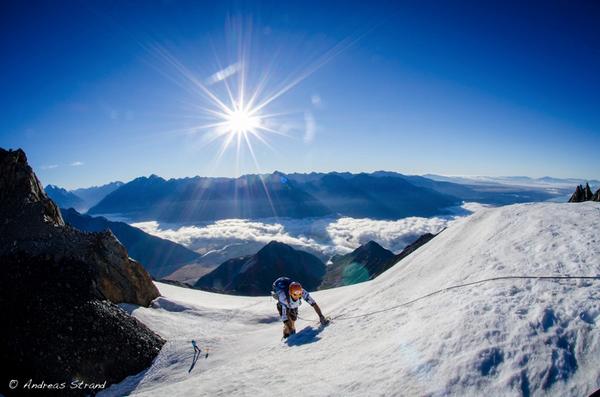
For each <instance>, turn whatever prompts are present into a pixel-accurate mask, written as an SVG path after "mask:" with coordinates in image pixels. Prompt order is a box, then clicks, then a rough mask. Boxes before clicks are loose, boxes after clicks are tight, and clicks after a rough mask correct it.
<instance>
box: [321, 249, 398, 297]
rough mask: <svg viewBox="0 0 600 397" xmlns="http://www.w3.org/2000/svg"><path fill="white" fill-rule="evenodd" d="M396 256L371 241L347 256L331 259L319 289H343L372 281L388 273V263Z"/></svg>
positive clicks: (337, 256)
mask: <svg viewBox="0 0 600 397" xmlns="http://www.w3.org/2000/svg"><path fill="white" fill-rule="evenodd" d="M393 256H394V253H393V252H392V251H388V250H386V249H385V248H383V247H382V246H381V245H379V244H377V243H376V242H375V241H369V242H368V243H366V244H363V245H361V246H360V247H358V248H357V249H355V250H354V251H352V252H351V253H349V254H346V255H336V256H334V257H333V258H331V264H329V265H328V266H327V271H326V273H325V276H324V277H323V282H322V283H321V285H320V286H319V289H326V288H334V287H341V286H343V285H350V284H356V283H360V282H363V281H367V280H371V279H373V278H375V277H377V276H378V275H379V274H381V273H383V272H384V271H386V270H387V269H388V268H389V267H387V265H386V264H387V263H388V262H389V261H390V259H391V258H392V257H393Z"/></svg>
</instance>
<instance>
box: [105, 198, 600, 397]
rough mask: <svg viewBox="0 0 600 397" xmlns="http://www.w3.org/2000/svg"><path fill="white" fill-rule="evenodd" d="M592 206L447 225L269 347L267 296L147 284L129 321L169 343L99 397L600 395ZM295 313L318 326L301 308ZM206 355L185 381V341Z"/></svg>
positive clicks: (522, 208)
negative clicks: (320, 317) (323, 323)
mask: <svg viewBox="0 0 600 397" xmlns="http://www.w3.org/2000/svg"><path fill="white" fill-rule="evenodd" d="M599 242H600V204H598V203H591V202H586V203H581V204H555V203H543V204H522V205H512V206H506V207H500V208H489V209H484V210H482V211H479V212H477V213H475V214H474V215H472V216H470V217H468V218H465V219H462V220H459V221H457V222H455V223H453V224H452V225H451V226H450V227H449V228H448V229H446V230H445V231H444V232H442V233H441V234H440V235H439V236H437V237H436V238H435V239H433V240H432V241H431V242H430V243H428V244H427V245H425V246H424V247H422V248H421V249H420V250H418V251H417V252H415V253H414V254H412V255H411V256H409V257H408V258H406V259H405V260H404V261H402V263H401V264H399V265H398V266H395V267H393V268H391V269H390V270H388V271H387V272H385V273H383V274H382V275H381V276H379V277H378V278H377V279H375V280H373V281H369V282H366V283H362V284H357V285H352V286H347V287H342V288H336V289H331V290H326V291H319V292H316V293H314V294H313V295H314V297H315V298H316V300H317V301H318V302H319V304H320V306H321V308H322V309H323V311H324V312H325V314H326V315H331V316H333V317H338V318H337V319H336V320H334V321H333V323H332V324H331V325H330V326H328V327H326V328H324V329H321V328H318V327H317V326H316V325H315V324H314V323H310V322H307V321H302V320H299V321H298V323H297V327H298V330H299V334H297V335H296V336H294V337H293V338H292V339H291V340H290V341H289V343H285V342H282V341H280V338H281V324H280V322H279V321H278V319H277V318H276V317H275V307H274V306H275V305H274V302H275V301H274V300H272V298H271V297H236V296H224V295H218V294H211V293H206V292H202V291H196V290H191V289H185V288H178V287H174V286H170V285H166V284H160V283H157V286H158V287H159V289H160V291H161V293H162V294H163V297H161V298H158V299H157V300H156V301H155V302H154V307H153V308H138V307H132V306H129V307H127V309H129V310H131V311H132V313H133V315H134V316H135V317H137V318H138V319H139V320H141V321H142V322H144V323H145V324H147V325H148V326H149V327H151V328H152V329H154V330H155V331H157V332H158V333H159V334H161V335H162V336H164V337H166V338H167V339H168V340H169V341H168V343H167V345H165V347H164V348H163V350H162V351H161V353H160V355H159V356H158V358H157V359H156V361H155V362H154V364H153V366H152V367H151V368H150V369H148V370H147V371H146V372H144V373H142V374H139V375H137V376H134V377H130V378H128V379H127V380H125V381H124V382H122V383H121V384H119V385H115V386H113V387H111V388H110V389H108V390H106V391H105V392H104V393H103V394H102V395H104V396H108V395H122V394H126V393H132V394H138V393H139V394H141V395H155V396H164V395H168V396H194V395H202V396H219V395H220V396H229V395H252V396H255V395H289V394H290V393H292V394H296V395H302V396H321V395H336V396H339V395H343V396H374V395H375V396H377V395H394V396H403V395H406V396H415V395H417V396H421V395H434V396H438V395H439V396H441V395H461V396H462V395H483V394H488V395H498V396H503V395H506V396H515V395H525V396H527V395H532V396H537V395H552V396H554V395H561V396H586V395H588V394H590V393H591V392H592V391H594V390H596V389H598V388H600V330H599V328H598V326H599V324H600V280H562V281H560V280H559V281H551V280H538V279H512V280H498V281H489V282H484V283H481V284H476V285H472V286H467V287H463V288H456V289H452V290H448V291H443V292H440V293H437V294H434V295H432V296H429V297H426V298H424V299H421V300H418V301H416V302H414V303H411V304H408V305H404V306H402V307H399V308H396V309H393V310H388V311H385V312H380V313H375V314H371V315H367V316H365V317H357V318H351V317H352V316H359V315H361V314H367V313H371V312H373V311H377V310H382V309H386V308H390V307H393V306H394V305H398V304H401V303H403V302H407V301H410V300H412V299H415V298H418V297H420V296H423V295H426V294H428V293H430V292H433V291H436V290H439V289H443V288H446V287H449V286H454V285H458V284H463V283H468V282H472V281H477V280H483V279H487V278H491V277H497V276H519V275H527V276H532V275H533V276H549V275H563V276H564V275H588V276H600V244H599ZM300 316H301V317H303V318H306V319H311V320H313V319H315V318H316V315H315V314H314V312H313V311H312V309H311V308H310V306H308V305H306V304H305V305H303V306H302V307H301V309H300ZM191 339H195V340H196V341H198V343H199V345H200V346H201V347H202V348H204V347H209V348H210V355H209V357H208V358H207V359H204V357H202V358H201V359H200V360H199V361H198V362H197V364H196V366H195V367H194V368H193V369H192V371H191V372H189V373H188V369H189V367H190V365H191V363H192V355H193V350H192V346H191V344H190V340H191Z"/></svg>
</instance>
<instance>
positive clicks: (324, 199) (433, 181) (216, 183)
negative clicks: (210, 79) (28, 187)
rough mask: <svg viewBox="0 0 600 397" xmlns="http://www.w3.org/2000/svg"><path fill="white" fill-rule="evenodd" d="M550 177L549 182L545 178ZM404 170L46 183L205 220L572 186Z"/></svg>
mask: <svg viewBox="0 0 600 397" xmlns="http://www.w3.org/2000/svg"><path fill="white" fill-rule="evenodd" d="M548 183H549V182H548ZM530 185H531V186H527V183H525V181H523V180H521V179H518V180H517V179H515V183H514V184H513V185H510V184H507V183H500V182H493V181H487V182H486V183H481V181H477V180H470V179H464V178H463V179H461V178H454V179H453V178H450V177H441V176H436V175H430V176H429V177H427V178H426V177H423V176H416V175H404V174H400V173H396V172H390V171H377V172H373V173H370V174H367V173H361V174H352V173H349V172H329V173H316V172H313V173H306V174H301V173H290V174H284V173H281V172H278V171H276V172H274V173H272V174H263V175H244V176H241V177H239V178H209V177H199V176H198V177H192V178H179V179H169V180H166V179H163V178H161V177H159V176H157V175H151V176H149V177H139V178H136V179H134V180H132V181H130V182H127V183H122V182H112V183H110V184H107V185H103V186H99V187H91V188H85V189H76V190H72V191H66V190H64V189H61V188H59V187H56V186H48V188H49V189H48V190H49V195H50V196H51V197H52V198H53V199H54V200H55V201H56V202H57V203H58V204H59V206H60V207H61V208H70V207H73V208H75V209H76V210H78V211H80V212H81V211H84V210H86V209H88V213H89V214H90V215H94V214H96V215H97V214H110V215H115V214H117V215H120V216H123V217H125V218H127V219H131V220H158V221H162V222H182V223H186V222H202V221H213V220H218V219H228V218H245V219H257V218H268V217H273V216H281V217H289V218H309V217H320V216H340V215H341V216H351V217H368V218H373V219H399V218H403V217H407V216H423V217H428V216H434V215H443V214H447V213H448V207H452V206H456V205H459V204H460V203H461V202H462V201H476V202H481V203H484V204H493V205H505V204H513V203H521V202H533V201H546V200H549V199H553V198H556V197H557V196H560V195H565V194H567V193H569V190H570V188H569V189H567V188H566V187H562V185H561V186H559V187H549V185H547V184H546V185H541V184H536V183H534V181H532V182H531V184H530Z"/></svg>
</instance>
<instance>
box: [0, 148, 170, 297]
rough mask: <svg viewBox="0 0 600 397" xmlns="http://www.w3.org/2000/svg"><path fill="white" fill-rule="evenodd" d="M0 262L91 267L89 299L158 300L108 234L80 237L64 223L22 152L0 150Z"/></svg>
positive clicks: (146, 276) (142, 273) (139, 268)
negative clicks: (14, 258) (20, 256)
mask: <svg viewBox="0 0 600 397" xmlns="http://www.w3.org/2000/svg"><path fill="white" fill-rule="evenodd" d="M0 171H1V172H0V256H10V255H14V254H17V253H24V254H26V255H29V256H46V257H51V258H53V259H55V260H62V259H73V260H79V261H82V262H84V263H89V264H90V265H92V266H93V269H94V272H93V275H92V277H93V281H94V282H93V286H92V288H93V290H94V295H95V296H96V297H98V298H100V299H108V300H110V301H111V302H114V303H133V304H137V305H142V306H147V305H148V304H149V303H150V301H152V300H153V299H154V298H156V297H157V296H158V290H157V289H156V287H155V286H154V284H152V279H151V278H150V275H149V274H148V272H146V271H145V270H144V268H143V267H142V266H141V265H140V264H139V263H137V262H135V261H133V260H131V259H130V258H129V256H128V254H127V251H126V250H125V248H124V247H123V246H122V245H121V244H120V243H119V241H118V240H117V239H116V238H115V236H114V235H113V234H112V233H111V232H103V233H84V232H81V231H79V230H77V229H74V228H72V227H70V226H68V225H65V222H64V220H63V218H62V216H61V213H60V211H59V209H58V207H57V206H56V205H55V204H54V202H52V200H50V199H49V198H48V196H47V195H46V193H45V192H44V189H43V188H42V185H41V183H40V181H39V180H38V179H37V177H36V176H35V174H34V173H33V170H32V169H31V167H30V166H29V165H28V164H27V157H26V156H25V153H24V152H23V151H22V150H16V151H6V150H4V149H0Z"/></svg>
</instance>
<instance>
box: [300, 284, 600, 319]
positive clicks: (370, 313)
mask: <svg viewBox="0 0 600 397" xmlns="http://www.w3.org/2000/svg"><path fill="white" fill-rule="evenodd" d="M532 279H533V280H541V281H557V280H600V276H499V277H491V278H486V279H483V280H477V281H471V282H469V283H464V284H458V285H452V286H450V287H446V288H441V289H438V290H436V291H433V292H430V293H428V294H425V295H422V296H419V297H418V298H415V299H412V300H410V301H407V302H403V303H400V304H398V305H394V306H390V307H388V308H385V309H381V310H375V311H372V312H368V313H363V314H358V315H354V316H344V315H343V314H341V315H339V316H335V317H331V319H332V320H350V319H353V318H361V317H368V316H372V315H374V314H379V313H384V312H389V311H391V310H396V309H398V308H401V307H404V306H408V305H410V304H412V303H415V302H418V301H420V300H423V299H425V298H429V297H430V296H433V295H437V294H441V293H442V292H446V291H450V290H453V289H457V288H464V287H469V286H473V285H477V284H483V283H487V282H490V281H499V280H532ZM298 318H299V319H300V320H303V321H306V322H312V323H318V322H319V321H315V320H308V319H305V318H302V317H300V316H298Z"/></svg>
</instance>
